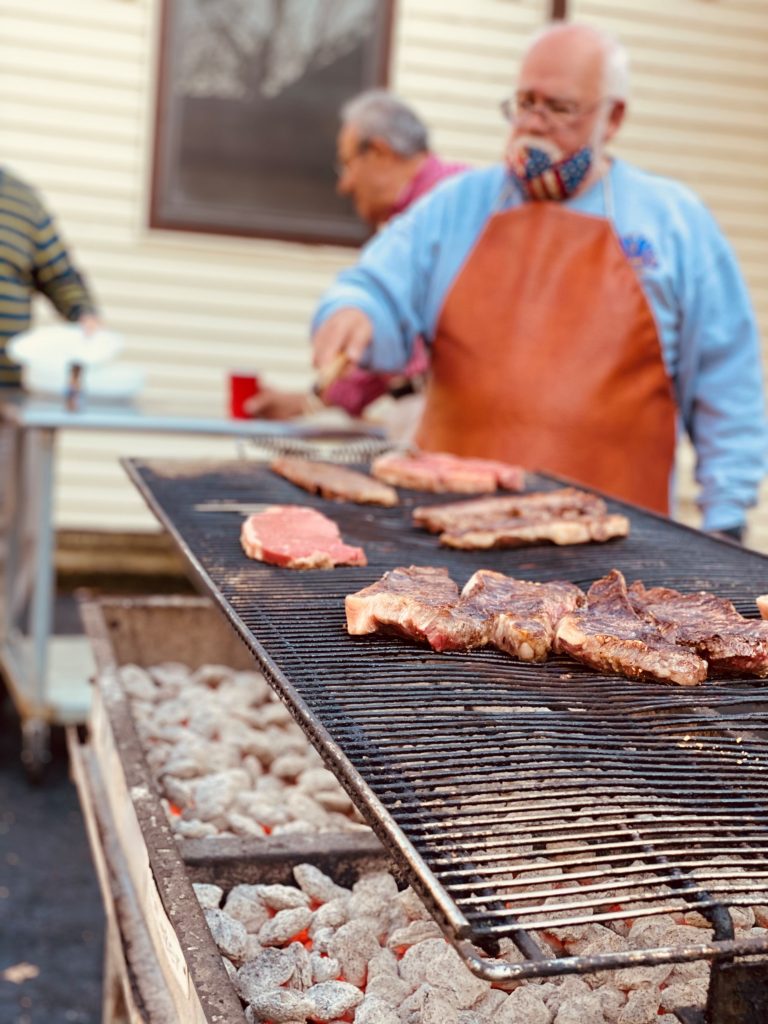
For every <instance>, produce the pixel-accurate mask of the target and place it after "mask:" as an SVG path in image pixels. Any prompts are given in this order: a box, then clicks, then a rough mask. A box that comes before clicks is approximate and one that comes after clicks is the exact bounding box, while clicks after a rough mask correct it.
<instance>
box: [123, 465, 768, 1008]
mask: <svg viewBox="0 0 768 1024" xmlns="http://www.w3.org/2000/svg"><path fill="white" fill-rule="evenodd" d="M125 465H126V469H127V471H128V473H129V475H130V476H131V478H132V480H133V481H134V482H135V484H136V485H137V487H138V488H139V490H140V491H141V493H142V494H143V496H144V497H145V499H146V500H147V502H148V504H149V506H150V507H151V508H152V510H153V511H154V512H155V513H156V515H157V516H158V518H159V519H160V521H161V523H162V524H163V525H164V526H165V527H166V528H167V529H168V530H169V532H170V533H171V535H172V536H173V537H174V539H175V540H176V542H177V544H178V545H179V547H180V549H181V551H182V552H183V554H184V555H185V557H186V559H187V561H188V563H189V565H190V567H191V568H192V569H193V570H194V572H195V573H196V575H197V577H198V578H199V580H200V581H201V582H202V584H203V585H204V587H205V588H206V589H207V590H208V591H209V592H210V594H211V595H212V596H213V598H214V599H215V601H216V602H217V603H218V604H219V606H220V607H221V609H222V610H223V612H224V613H225V615H226V616H227V618H228V619H229V621H230V622H231V624H232V625H233V626H234V628H235V629H236V630H237V632H238V633H239V634H240V636H241V637H242V639H243V640H244V641H245V643H246V644H247V646H248V647H249V648H250V650H251V651H252V652H253V654H254V655H255V657H256V659H257V660H258V661H259V663H260V665H261V667H262V669H263V671H264V672H265V674H266V675H267V677H268V678H269V679H270V681H271V683H272V685H273V686H274V687H275V689H276V690H277V692H278V693H279V694H280V696H281V697H282V699H283V700H284V701H285V703H286V704H287V705H288V707H289V708H290V709H291V711H292V712H293V714H294V716H295V717H296V719H297V721H299V723H300V724H301V725H302V727H303V728H304V730H305V731H306V733H307V735H308V736H309V738H310V740H311V741H312V742H313V743H314V744H315V746H316V747H317V749H318V750H319V751H320V753H321V755H322V756H323V757H324V759H325V761H326V763H327V764H328V765H329V766H330V767H331V769H332V770H333V771H334V772H335V773H336V775H337V777H338V778H339V780H340V781H341V782H342V784H343V785H344V786H345V788H346V789H347V791H348V792H349V794H350V796H351V797H352V798H353V800H354V801H355V803H356V804H357V806H358V808H359V809H360V811H361V812H362V813H363V815H364V816H365V817H366V819H367V820H368V821H369V823H370V824H371V826H372V827H373V828H374V830H375V831H376V833H377V834H378V836H379V837H380V839H381V840H382V841H383V842H384V844H385V845H386V846H387V847H388V849H389V851H390V853H391V854H392V855H393V857H394V859H395V860H396V862H397V863H398V865H399V866H400V868H401V870H402V871H404V873H405V875H406V877H407V879H408V881H409V882H410V883H411V884H412V885H413V886H414V887H415V888H416V889H417V891H418V892H419V894H420V895H421V896H422V898H423V899H424V900H425V901H426V902H427V904H428V905H429V906H430V908H431V910H432V911H433V913H434V914H435V916H436V918H437V919H438V920H439V921H440V922H441V924H442V926H443V928H444V929H445V931H446V934H447V935H448V936H449V937H450V938H451V939H452V940H453V941H454V942H455V943H456V945H457V948H459V950H460V952H462V954H463V955H464V956H465V958H466V960H467V962H468V963H469V965H470V967H471V968H472V969H473V970H474V971H475V972H476V973H477V974H479V975H481V976H483V977H485V978H487V979H489V980H491V981H494V982H497V983H504V982H511V981H516V980H519V979H522V978H528V977H542V976H552V975H560V974H566V973H586V972H589V971H594V970H597V969H605V968H618V967H624V966H641V965H653V964H660V963H672V962H675V963H680V962H685V961H691V960H695V959H701V958H705V959H708V960H711V961H714V962H717V963H718V964H719V965H723V966H722V970H719V971H718V980H717V984H715V983H714V972H713V984H712V985H711V986H710V1003H711V1005H710V1008H709V1011H708V1018H707V1019H709V1020H711V1021H721V1020H722V1021H732V1020H733V1021H737V1020H739V1021H740V1020H742V1019H746V1017H744V1018H742V1017H740V1016H730V1015H729V1016H723V1013H724V1012H725V1011H722V1012H721V1011H720V1010H719V1009H718V1008H717V1007H716V1006H715V1004H714V1003H712V1000H713V998H716V997H715V996H713V992H715V990H717V992H720V993H722V992H724V991H726V990H728V991H731V992H732V990H733V985H732V984H731V982H732V979H733V978H734V977H736V976H737V975H738V985H737V988H739V990H740V991H743V990H744V986H745V985H746V986H747V988H749V993H750V994H749V998H750V999H751V1000H752V1001H751V1003H750V1006H751V1007H752V1009H753V1010H754V1008H755V1006H757V1005H758V1003H757V1002H756V1000H757V1001H759V1000H763V1002H762V1003H760V1004H759V1005H760V1006H761V1007H763V1008H765V1006H766V1002H765V1000H766V998H768V997H767V996H766V986H765V984H764V981H765V977H766V975H765V961H764V960H762V959H761V960H758V961H757V963H755V962H749V963H746V964H745V963H741V962H737V963H733V964H731V963H730V962H731V961H733V960H734V958H735V957H738V956H744V955H747V954H757V953H764V952H765V951H766V949H768V943H767V942H766V941H765V940H764V939H763V938H744V937H742V938H736V937H735V936H734V929H733V924H732V919H731V916H730V914H729V912H728V908H729V907H737V906H740V905H752V906H754V905H759V904H763V903H766V902H768V900H766V894H768V799H767V798H768V743H767V742H766V739H767V737H766V730H767V729H768V683H766V682H763V681H759V680H754V679H732V680H728V681H707V682H706V683H704V684H702V685H701V686H700V687H697V688H693V689H683V688H678V687H674V686H666V685H661V684H654V683H639V682H634V683H633V682H629V681H627V680H624V679H619V678H616V677H612V676H603V675H600V674H597V673H594V672H592V671H590V670H588V669H586V668H585V667H583V666H580V665H578V664H576V663H574V662H572V661H570V660H568V659H566V658H564V657H555V658H552V659H551V660H550V661H548V662H547V663H546V664H543V665H531V664H522V663H519V662H516V661H514V660H512V659H510V658H508V657H506V656H505V655H503V654H501V653H500V652H497V651H489V650H488V651H487V650H481V651H475V652H472V653H471V654H451V655H438V654H435V653H433V652H431V651H429V650H427V649H423V648H419V647H418V646H415V645H414V644H412V643H409V642H407V641H405V640H402V641H401V640H399V639H397V638H381V637H350V636H348V635H347V633H346V631H345V628H344V608H343V598H344V595H345V594H347V593H350V592H353V591H356V590H359V589H360V588H362V587H364V586H367V585H368V584H370V583H373V582H374V581H375V580H377V579H378V578H379V577H380V576H381V574H382V573H383V572H385V571H386V570H388V569H392V568H394V567H395V566H397V565H409V564H422V565H444V566H446V567H447V568H448V569H449V571H450V573H451V575H452V576H453V578H454V579H455V580H456V582H457V583H458V584H459V585H460V586H461V585H463V584H464V582H465V581H466V580H467V579H468V578H469V576H470V575H471V574H472V572H474V571H475V570H477V569H480V568H490V569H496V570H499V571H502V572H505V573H508V574H510V575H515V576H519V577H522V578H526V579H532V580H539V581H547V580H553V579H568V580H571V581H573V582H576V583H578V584H580V585H581V586H583V587H587V586H589V584H590V583H591V582H593V581H594V580H595V579H596V578H598V577H600V576H602V575H604V573H605V572H606V571H608V570H609V569H611V568H614V567H615V568H618V569H620V570H621V571H622V572H623V573H624V574H625V575H626V576H627V578H628V580H630V581H632V580H634V579H642V580H643V581H644V582H645V583H646V584H647V585H648V586H657V585H668V586H672V587H675V588H679V589H680V590H682V591H684V592H692V591H695V590H700V589H706V590H712V591H715V592H716V593H718V594H719V595H721V596H723V597H727V598H729V599H730V600H732V601H733V602H734V604H735V605H736V607H737V608H738V609H739V611H741V612H742V613H743V614H745V615H748V616H755V615H756V608H755V605H754V597H755V595H756V594H759V593H762V592H764V591H765V590H766V589H768V587H766V582H768V580H767V576H768V574H767V572H766V570H767V569H768V562H767V561H766V559H765V558H764V557H763V556H761V555H759V554H757V553H755V552H750V551H747V550H744V549H741V548H739V547H737V546H735V545H732V544H730V543H728V542H725V541H719V540H716V539H713V538H709V537H706V536H704V535H702V534H700V533H698V532H697V531H695V530H691V529H688V528H686V527H683V526H680V525H676V524H672V523H670V522H668V521H666V520H664V519H662V518H660V517H657V516H654V515H652V514H649V513H645V512H642V511H640V510H637V509H635V508H633V507H631V506H626V505H623V504H622V503H619V502H609V506H610V508H611V510H612V511H620V512H624V513H625V514H627V515H628V516H629V518H630V520H631V534H630V536H629V537H628V538H626V539H622V540H620V541H615V542H611V543H610V544H606V545H586V546H579V547H570V548H556V547H550V546H540V547H535V548H522V549H516V550H515V549H511V550H507V551H491V552H465V551H455V550H450V549H445V548H440V547H439V546H438V543H437V539H436V538H435V537H434V536H433V535H429V534H426V533H423V532H420V531H417V530H415V529H413V528H412V527H411V526H410V513H411V510H412V508H413V507H414V506H415V505H417V504H425V503H427V502H430V501H435V500H444V498H440V497H438V496H429V495H424V494H420V493H414V492H401V494H402V496H403V504H402V505H401V506H400V507H398V508H394V509H378V508H377V509H370V508H361V507H358V506H352V505H348V504H344V503H330V502H327V501H325V500H323V499H321V498H315V497H312V496H310V495H308V494H306V493H305V492H303V491H301V490H299V489H297V488H296V487H294V486H293V485H292V484H290V483H288V482H287V481H285V480H283V479H281V478H279V477H277V476H275V475H274V474H272V473H270V472H269V470H268V469H267V468H266V467H262V466H253V465H244V464H242V463H232V464H221V463H219V464H216V465H212V464H208V465H206V464H201V463H197V464H193V465H190V464H188V463H186V464H185V463H177V462H173V463H167V462H166V463H161V462H143V461H137V460H126V463H125ZM531 486H532V487H536V488H541V489H549V488H552V487H554V486H558V482H557V481H554V480H552V479H548V478H543V477H542V478H535V479H533V480H532V481H531ZM216 501H218V502H223V503H226V504H228V505H229V506H230V507H231V506H237V505H238V504H242V505H245V504H248V503H254V502H269V503H280V504H290V503H299V504H306V505H310V506H313V507H316V508H318V509H321V510H322V511H324V512H326V513H327V514H330V515H331V516H332V518H333V519H334V520H335V521H336V522H337V523H338V524H339V527H340V529H341V533H342V536H343V538H344V540H345V541H347V542H348V543H351V544H359V545H362V546H363V547H364V548H365V550H366V552H367V555H368V559H369V564H368V566H367V567H346V568H338V569H336V570H334V571H332V572H323V571H315V572H291V571H286V570H280V569H277V568H274V567H270V566H267V565H262V564H260V563H255V562H252V561H249V560H247V559H246V558H245V557H244V555H243V554H242V551H241V549H240V545H239V528H240V519H239V517H238V516H236V515H233V514H232V513H231V512H210V511H207V512H204V511H200V510H199V508H200V507H210V506H211V504H212V503H213V502H216ZM692 910H696V911H699V912H700V913H701V914H702V915H704V917H705V918H707V920H708V921H709V923H710V924H711V928H712V938H711V939H709V940H708V941H705V942H701V943H696V944H692V945H689V946H685V947H674V948H668V947H664V948H657V949H644V950H633V951H631V952H619V953H605V954H601V955H596V956H568V957H564V956H557V955H554V954H553V953H552V950H551V948H550V947H549V946H548V945H547V935H548V933H551V932H552V930H553V929H556V928H558V927H562V926H568V925H574V924H580V923H590V922H602V923H606V922H611V921H617V920H620V919H626V918H628V917H631V918H641V917H647V916H651V915H655V914H660V913H686V912H689V911H692ZM505 937H507V938H510V939H511V940H512V941H513V942H514V944H515V945H516V946H517V947H518V949H519V950H520V951H521V953H522V954H523V960H522V962H519V963H517V962H515V963H511V962H507V961H503V960H500V959H498V957H497V953H498V949H499V946H498V943H499V941H500V940H501V939H502V938H505ZM475 947H479V951H478V949H477V948H475ZM731 968H732V970H731ZM744 971H748V972H749V973H748V974H747V975H746V978H747V980H746V981H745V980H744ZM756 972H760V973H756ZM729 985H730V989H729ZM749 986H751V988H750V987H749ZM724 999H725V1002H724V1004H723V1005H726V1006H728V1005H735V1003H734V1002H733V1000H732V999H731V996H728V997H724ZM729 1000H730V1002H729ZM728 1012H729V1013H730V1012H731V1011H730V1010H729V1011H728ZM694 1019H695V1015H693V1014H689V1015H688V1016H686V1020H691V1021H692V1020H694Z"/></svg>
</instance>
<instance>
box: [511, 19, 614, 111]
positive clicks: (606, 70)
mask: <svg viewBox="0 0 768 1024" xmlns="http://www.w3.org/2000/svg"><path fill="white" fill-rule="evenodd" d="M574 30H575V31H577V32H582V33H585V34H587V33H588V34H590V35H592V36H593V37H594V38H595V39H596V40H597V41H598V42H599V43H600V45H601V47H602V50H603V94H604V96H605V98H606V99H612V100H623V101H626V100H627V99H628V98H629V54H628V53H627V49H626V47H625V46H624V45H623V44H622V43H621V42H620V41H619V39H618V38H617V37H616V36H615V35H612V34H611V33H610V32H606V31H605V30H604V29H601V28H597V27H596V26H595V25H586V24H584V22H577V21H558V22H554V23H553V24H549V25H546V26H545V27H544V28H542V29H540V30H539V31H538V32H537V33H536V34H535V35H534V36H533V37H532V39H531V40H530V41H529V42H528V45H527V46H526V48H525V51H524V53H523V57H525V55H526V54H527V52H528V50H529V49H530V48H531V47H532V46H533V45H534V44H535V43H537V42H538V41H539V40H540V39H542V38H544V37H546V36H549V35H553V34H554V33H557V32H572V31H574Z"/></svg>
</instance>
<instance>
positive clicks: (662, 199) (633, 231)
mask: <svg viewBox="0 0 768 1024" xmlns="http://www.w3.org/2000/svg"><path fill="white" fill-rule="evenodd" d="M627 89H628V71H627V58H626V54H625V51H624V50H623V48H622V47H621V46H620V45H619V44H618V43H617V42H616V41H615V40H613V39H612V38H610V37H608V36H606V35H605V34H604V33H602V32H600V31H598V30H596V29H594V28H592V27H590V26H586V25H579V24H563V23H559V24H557V25H553V26H550V27H548V28H547V29H545V30H544V31H543V32H541V33H540V34H539V35H538V36H537V37H535V38H534V40H533V41H532V43H531V44H530V45H529V48H528V49H527V52H526V54H525V56H524V59H523V62H522V66H521V69H520V75H519V81H518V84H517V90H516V92H515V94H514V96H513V97H512V99H511V100H510V101H508V103H506V104H505V105H504V110H505V112H506V113H507V114H508V115H509V116H510V119H511V130H510V134H509V141H508V147H507V153H506V162H505V165H501V166H495V167H491V168H488V169H486V170H481V171H476V172H471V173H468V174H465V175H463V176H462V177H461V178H459V179H457V180H456V181H454V182H448V183H447V184H446V185H445V186H444V187H443V188H441V189H440V190H438V191H437V192H436V193H434V194H433V195H432V196H430V197H429V198H428V199H426V200H425V201H424V202H423V203H421V204H419V206H418V207H416V208H415V209H413V210H412V211H410V212H409V213H408V214H407V215H406V216H404V217H402V218H399V219H398V220H397V221H396V222H395V223H394V224H392V225H391V226H390V227H388V228H387V229H386V230H385V231H383V232H381V233H380V235H379V236H378V237H377V238H376V239H374V240H373V241H372V242H371V243H369V245H368V246H367V247H366V248H365V249H364V250H363V253H362V255H361V258H360V261H359V263H358V264H357V266H355V267H354V268H352V269H350V270H347V271H344V272H343V273H342V274H341V275H340V276H339V279H338V281H337V283H336V284H335V285H334V286H333V287H332V288H331V289H330V290H329V292H328V293H327V294H326V295H325V297H324V298H323V300H322V301H321V303H320V307H319V309H318V312H317V314H316V317H315V320H314V324H313V327H314V334H313V345H314V358H315V364H316V366H317V367H318V368H320V369H322V368H323V367H325V366H328V365H330V364H331V363H333V362H334V361H336V360H337V359H338V357H339V355H340V354H342V353H343V354H344V355H345V356H346V357H347V358H348V359H349V360H350V361H351V362H353V363H355V364H358V363H360V362H361V361H364V363H365V365H369V366H371V367H374V368H376V369H379V370H388V371H393V370H395V369H397V368H398V367H399V366H402V365H403V364H404V362H405V361H406V360H407V359H408V357H409V353H410V345H411V340H410V339H412V338H413V337H415V336H417V335H422V336H424V337H425V338H426V339H427V342H428V343H429V345H430V349H431V376H430V383H429V387H428V390H427V399H426V409H425V413H424V416H423V418H422V421H421V424H420V427H419V430H418V433H417V441H418V443H419V444H420V445H421V446H422V447H424V448H426V449H432V450H436V449H443V450H448V451H453V452H456V453H458V454H464V455H478V456H487V457H496V458H504V459H508V460H509V461H513V462H521V463H523V464H524V465H527V466H529V467H532V468H540V469H543V470H548V471H550V472H554V473H558V474H561V475H563V476H567V477H570V478H572V479H574V480H577V481H581V482H583V483H585V484H587V485H591V486H594V487H597V488H600V489H602V490H605V491H607V492H609V493H611V494H614V495H616V496H618V497H620V498H624V499H626V500H629V501H633V502H636V503H637V504H639V505H642V506H644V507H647V508H650V509H654V510H656V511H660V512H667V511H668V507H669V495H670V483H671V477H672V470H673V461H674V452H675V442H676V437H677V430H678V418H679V420H680V421H682V425H683V426H684V428H685V429H686V430H687V431H688V433H689V434H690V436H691V438H692V440H693V443H694V445H695V447H696V452H697V458H698V461H697V480H698V482H699V484H700V485H701V491H700V498H699V501H700V505H701V507H702V510H703V513H704V522H703V525H704V528H705V529H708V530H716V531H723V532H729V533H732V534H733V535H734V536H740V534H741V531H742V530H743V527H744V522H745V513H746V509H747V508H748V507H749V506H750V505H752V504H754V501H755V499H756V493H757V488H758V485H759V482H760V480H761V478H762V475H763V471H764V459H765V441H766V428H765V413H764V404H763V395H762V384H761V378H762V374H761V367H760V356H759V344H758V338H757V331H756V326H755V321H754V317H753V313H752V311H751V308H750V302H749V298H748V296H747V293H746V289H745V286H744V282H743V280H742V277H741V275H740V273H739V270H738V268H737V266H736V262H735V259H734V257H733V254H732V252H731V250H730V248H729V246H728V244H727V243H726V241H725V239H724V238H723V236H722V234H721V233H720V231H719V229H718V227H717V225H716V224H715V222H714V220H713V219H712V217H711V215H710V214H709V213H708V212H707V210H706V209H705V208H704V206H703V205H702V203H701V202H700V201H699V200H698V199H697V198H696V197H695V196H694V195H693V194H692V193H691V192H690V191H689V190H688V189H687V188H685V187H684V186H682V185H680V184H678V183H676V182H673V181H671V180H668V179H664V178H660V177H657V176H654V175H649V174H646V173H644V172H642V171H640V170H639V169H637V168H635V167H633V166H631V165H629V164H627V163H625V162H624V161H621V160H617V159H613V158H611V157H610V156H609V155H608V153H607V151H606V146H607V145H608V143H609V142H610V140H611V139H612V138H613V137H614V136H615V135H616V132H617V131H618V130H619V128H620V127H621V124H622V121H623V118H624V113H625V109H626V99H627Z"/></svg>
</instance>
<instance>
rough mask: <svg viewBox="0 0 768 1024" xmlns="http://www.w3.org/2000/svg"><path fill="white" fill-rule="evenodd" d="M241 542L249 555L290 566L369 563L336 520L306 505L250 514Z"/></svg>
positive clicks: (277, 507) (241, 532)
mask: <svg viewBox="0 0 768 1024" xmlns="http://www.w3.org/2000/svg"><path fill="white" fill-rule="evenodd" d="M240 543H241V544H242V546H243V550H244V551H245V553H246V555H248V557H249V558H256V559H258V560H259V561H261V562H268V563H269V564H270V565H280V566H283V567H284V568H286V569H332V568H333V567H334V566H335V565H367V564H368V562H367V559H366V557H365V552H364V551H363V549H362V548H354V547H350V545H349V544H345V543H344V542H343V541H342V539H341V536H340V535H339V528H338V527H337V526H336V523H333V522H331V520H330V519H327V518H326V517H325V516H324V515H323V514H322V513H321V512H316V511H315V509H312V508H306V507H305V506H303V505H270V506H269V507H268V508H266V509H265V510H264V511H263V512H260V513H259V514H258V515H254V516H249V517H248V518H247V519H246V520H245V522H244V523H243V526H242V529H241V531H240Z"/></svg>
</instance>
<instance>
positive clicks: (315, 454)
mask: <svg viewBox="0 0 768 1024" xmlns="http://www.w3.org/2000/svg"><path fill="white" fill-rule="evenodd" d="M367 430H368V433H367V434H362V433H361V432H360V431H355V430H353V429H351V428H350V429H349V430H342V429H340V428H339V429H337V430H333V429H326V430H322V429H320V428H315V429H314V430H310V429H309V428H305V432H304V434H303V435H298V434H297V435H294V436H291V435H285V436H278V435H275V436H274V437H266V436H265V437H258V438H251V439H249V440H248V442H247V444H245V443H244V444H243V447H242V449H241V450H242V452H243V454H244V455H245V456H246V458H253V459H263V460H269V459H273V458H275V456H277V455H299V456H301V457H302V458H307V459H320V460H324V461H328V462H342V463H362V462H370V460H371V459H373V458H375V457H376V456H377V455H383V453H384V452H388V451H391V450H392V449H393V448H394V447H396V445H394V444H393V443H392V442H391V441H388V440H386V438H384V437H383V435H381V434H380V432H377V431H375V428H373V427H370V428H367Z"/></svg>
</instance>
